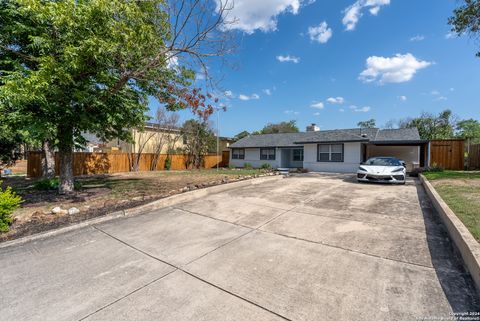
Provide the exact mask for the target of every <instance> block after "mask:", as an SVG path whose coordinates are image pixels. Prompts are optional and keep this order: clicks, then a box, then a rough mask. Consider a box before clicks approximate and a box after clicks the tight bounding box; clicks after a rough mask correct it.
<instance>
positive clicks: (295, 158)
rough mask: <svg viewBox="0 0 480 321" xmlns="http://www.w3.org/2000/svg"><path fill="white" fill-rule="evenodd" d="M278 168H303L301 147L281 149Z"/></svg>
mask: <svg viewBox="0 0 480 321" xmlns="http://www.w3.org/2000/svg"><path fill="white" fill-rule="evenodd" d="M279 152H280V162H279V164H280V166H279V167H281V168H303V146H302V147H281V148H279Z"/></svg>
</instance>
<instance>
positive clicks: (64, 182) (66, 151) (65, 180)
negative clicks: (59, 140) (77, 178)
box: [58, 147, 74, 194]
mask: <svg viewBox="0 0 480 321" xmlns="http://www.w3.org/2000/svg"><path fill="white" fill-rule="evenodd" d="M59 154H60V181H59V184H58V192H59V193H60V194H70V193H72V192H73V189H74V177H73V151H72V148H67V147H62V148H60V151H59Z"/></svg>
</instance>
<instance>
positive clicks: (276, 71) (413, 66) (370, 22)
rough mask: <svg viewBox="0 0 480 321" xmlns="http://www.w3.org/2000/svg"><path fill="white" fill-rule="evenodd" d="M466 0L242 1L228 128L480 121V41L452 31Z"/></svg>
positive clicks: (227, 72)
mask: <svg viewBox="0 0 480 321" xmlns="http://www.w3.org/2000/svg"><path fill="white" fill-rule="evenodd" d="M458 4H459V2H458V1H454V0H451V1H447V0H441V1H439V0H422V1H418V0H359V1H355V0H335V1H334V0H317V1H315V2H313V3H312V1H303V2H302V1H300V0H262V1H258V0H243V1H242V0H236V2H235V8H234V9H233V11H232V12H231V13H230V15H231V16H232V17H236V18H237V21H238V24H237V25H234V26H231V27H232V28H233V30H232V31H233V32H235V33H237V34H238V39H239V46H238V48H237V50H236V52H235V55H233V56H231V57H228V59H229V60H230V61H231V62H232V63H233V64H235V65H237V67H236V68H235V69H231V68H228V67H223V68H221V69H220V68H217V67H216V65H215V64H212V66H211V70H212V71H213V72H214V73H220V74H222V78H223V80H222V82H221V84H220V86H221V88H222V91H224V92H226V96H227V97H225V98H224V99H223V102H224V103H225V104H226V105H227V111H226V112H222V113H221V114H220V119H221V121H220V135H222V136H233V135H235V134H237V133H239V132H240V131H242V130H248V131H253V130H258V129H261V128H262V127H263V126H264V125H265V124H266V123H269V122H279V121H286V120H291V119H295V120H296V121H297V123H298V125H299V127H300V129H301V130H304V128H305V126H306V125H308V124H310V123H316V124H317V125H319V126H320V127H321V129H334V128H352V127H355V126H356V123H357V122H358V121H361V120H367V119H370V118H374V119H376V120H377V125H378V126H383V125H384V124H385V123H386V122H387V121H388V120H392V119H399V118H405V117H409V116H417V115H419V114H420V113H421V112H422V111H427V112H432V113H438V112H440V111H441V110H444V109H445V108H450V109H452V110H453V112H454V113H455V114H457V115H458V116H459V117H460V118H476V119H479V118H480V108H479V107H480V106H479V105H480V104H479V101H480V99H479V95H478V94H479V89H480V86H479V85H480V59H479V58H476V57H475V52H476V49H477V48H476V46H475V42H474V41H473V40H470V39H469V38H468V37H461V38H457V37H456V36H454V37H449V36H448V34H449V30H450V26H449V25H448V24H447V19H448V17H449V16H450V15H451V14H452V11H453V9H454V8H455V6H456V5H458ZM309 28H310V30H311V31H310V32H309ZM347 29H348V30H347ZM329 98H333V99H329ZM152 107H153V104H152ZM181 115H182V119H186V118H189V117H191V114H190V113H189V112H186V111H185V112H182V113H181ZM212 121H216V117H212Z"/></svg>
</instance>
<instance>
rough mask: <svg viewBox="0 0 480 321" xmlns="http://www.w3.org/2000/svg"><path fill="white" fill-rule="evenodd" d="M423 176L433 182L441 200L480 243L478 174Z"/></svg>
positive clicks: (453, 173) (442, 173) (479, 173)
mask: <svg viewBox="0 0 480 321" xmlns="http://www.w3.org/2000/svg"><path fill="white" fill-rule="evenodd" d="M424 175H425V176H426V177H427V179H429V180H431V181H434V182H433V183H434V186H435V189H436V190H437V192H438V193H439V194H440V196H441V197H442V198H443V200H444V201H445V202H446V203H447V204H448V206H449V207H450V208H451V209H452V211H453V212H454V213H455V214H456V215H457V216H458V218H459V219H460V220H461V221H462V222H463V224H465V226H466V227H467V228H468V230H469V231H470V233H472V235H473V237H475V239H476V240H477V241H479V242H480V172H460V171H445V172H438V173H424ZM457 181H458V182H457Z"/></svg>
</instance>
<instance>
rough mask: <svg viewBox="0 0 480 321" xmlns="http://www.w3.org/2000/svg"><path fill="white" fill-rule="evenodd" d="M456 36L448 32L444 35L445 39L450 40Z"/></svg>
mask: <svg viewBox="0 0 480 321" xmlns="http://www.w3.org/2000/svg"><path fill="white" fill-rule="evenodd" d="M456 35H457V34H456V33H455V32H453V31H450V32H448V33H447V34H446V35H445V39H452V38H455V36H456Z"/></svg>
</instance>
